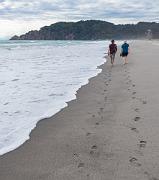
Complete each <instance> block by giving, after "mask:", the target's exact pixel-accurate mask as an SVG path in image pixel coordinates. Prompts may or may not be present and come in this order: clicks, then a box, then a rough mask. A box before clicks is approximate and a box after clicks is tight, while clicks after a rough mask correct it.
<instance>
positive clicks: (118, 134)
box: [0, 41, 159, 180]
mask: <svg viewBox="0 0 159 180" xmlns="http://www.w3.org/2000/svg"><path fill="white" fill-rule="evenodd" d="M130 46H131V54H130V56H129V64H128V65H122V63H123V61H122V59H121V58H120V57H119V53H118V55H117V57H116V63H115V66H114V67H113V68H112V67H111V65H110V62H107V63H105V64H104V65H102V66H101V68H102V69H103V71H102V73H100V74H99V75H98V76H96V77H94V78H92V79H91V80H90V82H89V84H87V85H86V86H83V87H82V88H81V89H80V90H79V91H78V93H77V99H76V100H73V101H71V102H69V103H68V107H67V108H64V109H63V110H62V111H60V112H59V113H57V114H56V115H55V116H53V117H52V118H49V119H45V120H43V121H40V122H39V123H38V125H37V128H36V129H35V130H34V131H33V132H32V133H31V139H30V140H29V141H27V142H26V143H25V144H24V145H22V146H21V147H20V148H18V149H16V150H15V151H13V152H10V153H8V154H6V155H4V156H1V157H0V180H159V46H158V45H156V44H155V42H151V41H134V42H132V43H131V44H130ZM101 56H102V55H101Z"/></svg>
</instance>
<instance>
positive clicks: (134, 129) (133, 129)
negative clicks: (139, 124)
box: [131, 127, 139, 133]
mask: <svg viewBox="0 0 159 180" xmlns="http://www.w3.org/2000/svg"><path fill="white" fill-rule="evenodd" d="M131 130H132V131H134V132H136V133H139V131H138V130H137V128H135V127H132V128H131Z"/></svg>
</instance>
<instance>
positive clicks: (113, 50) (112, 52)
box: [108, 40, 117, 66]
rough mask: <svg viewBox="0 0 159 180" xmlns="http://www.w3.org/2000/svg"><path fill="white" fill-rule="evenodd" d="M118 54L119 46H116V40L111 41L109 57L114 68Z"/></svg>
mask: <svg viewBox="0 0 159 180" xmlns="http://www.w3.org/2000/svg"><path fill="white" fill-rule="evenodd" d="M116 52H117V45H116V44H115V41H114V40H111V44H110V45H109V50H108V56H110V59H111V64H112V66H113V64H114V60H115V54H116Z"/></svg>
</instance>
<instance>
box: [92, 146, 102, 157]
mask: <svg viewBox="0 0 159 180" xmlns="http://www.w3.org/2000/svg"><path fill="white" fill-rule="evenodd" d="M90 155H92V156H94V157H99V156H100V153H99V151H98V147H97V145H93V146H92V147H91V151H90Z"/></svg>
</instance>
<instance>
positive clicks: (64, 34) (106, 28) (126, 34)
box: [11, 20, 159, 40]
mask: <svg viewBox="0 0 159 180" xmlns="http://www.w3.org/2000/svg"><path fill="white" fill-rule="evenodd" d="M148 29H151V30H152V32H153V37H154V38H159V23H148V22H140V23H138V24H135V25H133V24H127V25H114V24H112V23H109V22H105V21H98V20H88V21H79V22H76V23H74V22H59V23H55V24H52V25H50V26H45V27H42V28H41V29H40V30H39V31H29V32H28V33H26V34H24V35H21V36H13V37H12V38H11V40H100V39H101V40H102V39H111V38H115V39H126V38H143V37H145V32H146V31H147V30H148Z"/></svg>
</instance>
